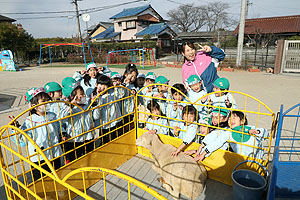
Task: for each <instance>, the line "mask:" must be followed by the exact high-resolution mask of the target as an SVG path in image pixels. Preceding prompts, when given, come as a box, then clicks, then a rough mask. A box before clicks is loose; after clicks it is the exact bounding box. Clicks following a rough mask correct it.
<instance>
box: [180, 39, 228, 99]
mask: <svg viewBox="0 0 300 200" xmlns="http://www.w3.org/2000/svg"><path fill="white" fill-rule="evenodd" d="M182 55H183V56H184V57H185V62H184V64H183V66H182V81H183V83H185V84H186V80H187V79H188V78H189V77H190V76H191V75H194V74H196V75H198V76H199V77H200V78H201V79H202V80H203V84H204V86H205V87H206V90H207V93H210V92H212V91H213V85H212V84H213V82H214V81H215V80H216V79H217V78H219V76H218V75H217V70H216V67H215V59H216V60H218V61H221V60H224V58H225V53H224V52H223V50H222V49H220V48H217V47H214V46H203V47H202V48H201V49H200V50H198V52H196V48H195V46H194V44H193V43H189V42H188V43H184V44H183V45H182ZM186 86H187V84H186Z"/></svg>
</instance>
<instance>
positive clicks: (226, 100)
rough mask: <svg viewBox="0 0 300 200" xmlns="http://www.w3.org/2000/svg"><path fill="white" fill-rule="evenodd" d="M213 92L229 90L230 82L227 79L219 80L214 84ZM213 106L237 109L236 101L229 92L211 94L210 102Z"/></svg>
mask: <svg viewBox="0 0 300 200" xmlns="http://www.w3.org/2000/svg"><path fill="white" fill-rule="evenodd" d="M213 86H214V88H213V91H214V92H217V91H223V90H229V86H230V84H229V81H228V79H227V78H218V79H217V80H215V82H214V83H213ZM208 103H209V104H210V105H212V106H221V107H225V108H233V109H237V104H236V103H235V100H234V99H233V96H232V95H231V94H230V93H228V92H221V93H215V94H211V95H210V96H209V102H208Z"/></svg>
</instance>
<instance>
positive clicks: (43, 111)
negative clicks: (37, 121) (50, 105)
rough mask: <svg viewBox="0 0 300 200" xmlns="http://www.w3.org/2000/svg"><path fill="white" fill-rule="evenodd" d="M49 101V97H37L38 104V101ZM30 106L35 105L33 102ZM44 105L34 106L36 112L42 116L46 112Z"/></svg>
mask: <svg viewBox="0 0 300 200" xmlns="http://www.w3.org/2000/svg"><path fill="white" fill-rule="evenodd" d="M47 101H49V99H47V98H39V99H38V104H40V103H44V102H47ZM32 106H35V105H34V104H33V105H32ZM45 106H46V105H41V106H38V107H36V108H35V110H36V114H38V115H40V116H44V115H45V114H46V113H45Z"/></svg>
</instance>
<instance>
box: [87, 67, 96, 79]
mask: <svg viewBox="0 0 300 200" xmlns="http://www.w3.org/2000/svg"><path fill="white" fill-rule="evenodd" d="M88 74H89V76H90V77H91V78H95V77H96V75H97V69H96V68H95V67H91V68H90V69H89V70H88Z"/></svg>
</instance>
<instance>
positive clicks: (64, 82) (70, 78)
mask: <svg viewBox="0 0 300 200" xmlns="http://www.w3.org/2000/svg"><path fill="white" fill-rule="evenodd" d="M70 81H73V82H74V83H75V82H76V80H75V79H74V78H72V77H66V78H64V79H63V80H62V81H61V85H62V86H63V87H64V86H65V85H66V83H69V82H70Z"/></svg>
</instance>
